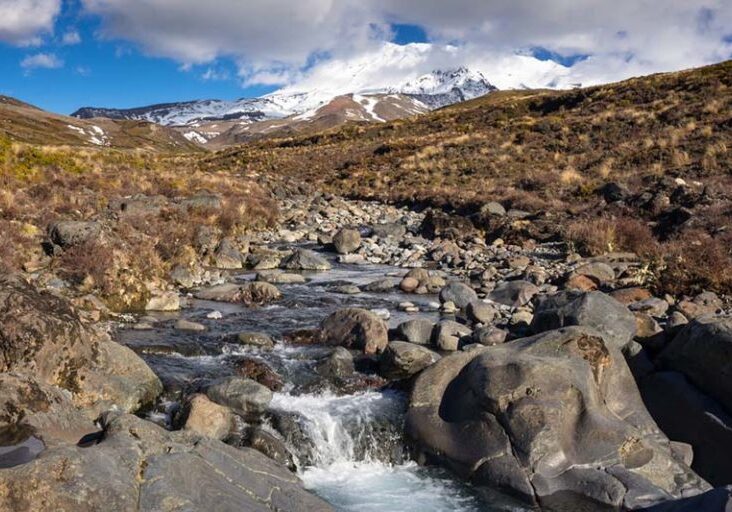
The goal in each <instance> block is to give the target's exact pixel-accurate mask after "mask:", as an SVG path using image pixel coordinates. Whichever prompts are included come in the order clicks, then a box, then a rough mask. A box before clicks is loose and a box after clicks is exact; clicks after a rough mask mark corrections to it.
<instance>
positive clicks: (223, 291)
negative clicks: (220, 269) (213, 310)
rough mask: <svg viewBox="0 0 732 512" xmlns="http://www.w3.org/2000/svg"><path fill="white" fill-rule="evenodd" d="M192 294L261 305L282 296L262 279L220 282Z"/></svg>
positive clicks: (204, 298) (221, 300) (210, 298)
mask: <svg viewBox="0 0 732 512" xmlns="http://www.w3.org/2000/svg"><path fill="white" fill-rule="evenodd" d="M193 296H194V297H195V298H197V299H200V300H210V301H216V302H232V303H242V304H245V305H247V306H261V305H264V304H269V303H270V302H274V301H277V300H280V299H281V298H282V294H281V293H280V291H279V290H278V289H277V287H276V286H275V285H273V284H270V283H265V282H263V281H255V282H252V283H245V284H236V283H226V284H220V285H217V286H212V287H210V288H204V289H203V290H199V291H197V292H196V293H194V295H193Z"/></svg>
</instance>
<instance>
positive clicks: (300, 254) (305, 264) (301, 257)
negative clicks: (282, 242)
mask: <svg viewBox="0 0 732 512" xmlns="http://www.w3.org/2000/svg"><path fill="white" fill-rule="evenodd" d="M280 266H281V267H282V268H284V269H287V270H315V271H324V270H330V269H331V265H330V263H329V262H328V260H326V259H325V258H323V257H322V256H320V255H319V254H317V253H315V252H313V251H310V250H308V249H295V252H293V253H292V255H290V256H289V257H288V258H286V259H285V260H284V261H283V262H282V264H281V265H280Z"/></svg>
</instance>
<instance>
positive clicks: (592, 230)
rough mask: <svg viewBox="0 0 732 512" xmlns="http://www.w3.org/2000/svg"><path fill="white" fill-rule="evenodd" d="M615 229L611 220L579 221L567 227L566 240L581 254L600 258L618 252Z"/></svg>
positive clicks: (614, 224)
mask: <svg viewBox="0 0 732 512" xmlns="http://www.w3.org/2000/svg"><path fill="white" fill-rule="evenodd" d="M615 227H616V223H615V221H614V220H611V219H605V218H601V219H593V220H578V221H574V222H572V223H571V224H569V226H567V228H566V230H565V238H566V239H567V240H568V241H569V242H572V243H573V244H575V245H576V247H577V249H578V250H579V251H580V252H582V253H584V254H588V255H590V256H599V255H601V254H605V253H608V252H613V251H615V250H616V246H615V243H616V242H615V240H616V239H615Z"/></svg>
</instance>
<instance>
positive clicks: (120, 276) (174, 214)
mask: <svg viewBox="0 0 732 512" xmlns="http://www.w3.org/2000/svg"><path fill="white" fill-rule="evenodd" d="M193 163H194V159H193V157H190V156H175V155H173V156H171V155H164V154H159V153H151V152H144V151H125V150H112V149H104V150H97V149H81V148H72V147H60V146H53V147H44V146H35V145H27V144H22V143H17V142H11V141H10V140H9V139H8V138H6V137H0V232H1V233H2V234H3V244H2V245H0V266H2V267H4V268H5V269H6V270H21V269H25V270H29V271H30V270H34V269H35V268H36V267H37V266H39V265H42V264H43V265H45V264H49V265H50V267H51V268H52V269H55V270H57V273H58V274H59V275H60V276H61V277H63V278H65V279H67V280H68V281H69V282H71V283H73V284H76V285H77V286H79V287H80V288H81V289H82V290H87V291H90V292H91V291H98V292H101V294H102V295H104V296H108V297H112V298H113V299H115V297H113V296H115V295H117V296H118V297H116V298H117V299H119V298H120V297H121V296H128V297H130V298H129V299H125V300H124V301H123V302H127V303H126V304H118V306H119V308H120V309H126V308H129V307H131V306H139V304H131V303H129V302H130V301H131V300H141V298H143V297H144V296H145V294H146V292H147V290H148V289H149V288H150V287H151V286H152V285H155V284H157V283H159V282H160V281H162V280H163V279H164V278H165V276H166V275H167V273H168V271H169V270H170V268H171V266H172V265H175V264H176V263H185V262H187V261H188V260H189V259H190V251H191V249H190V247H191V244H192V243H193V238H194V236H195V231H196V229H198V228H199V227H200V226H211V227H213V228H215V229H216V230H217V232H219V233H220V234H221V236H225V235H232V236H234V235H237V234H240V233H243V232H246V231H247V230H251V229H258V228H262V227H264V226H267V225H270V224H271V223H272V222H274V220H275V218H276V212H277V209H276V206H275V204H274V203H273V201H272V200H271V199H270V198H269V196H268V194H266V193H265V192H264V191H263V190H262V189H261V188H260V187H259V186H258V185H257V184H256V183H254V182H252V181H250V180H248V179H246V178H241V177H238V176H234V175H232V174H231V173H229V172H210V171H202V170H198V169H196V167H195V166H194V165H193ZM201 192H207V193H213V194H216V195H218V196H220V197H221V198H222V200H223V206H222V207H221V208H220V209H216V210H206V209H203V208H192V209H187V210H185V211H183V210H180V209H176V208H175V207H174V204H175V199H176V198H179V197H187V196H191V195H194V194H198V193H201ZM135 195H144V196H161V198H162V199H163V203H164V204H165V205H168V206H164V207H163V208H162V209H161V210H160V211H159V212H156V213H155V214H154V215H148V216H145V217H144V218H143V217H140V216H135V215H124V216H121V215H119V212H118V211H115V210H114V208H112V205H113V203H114V201H115V200H118V199H119V198H123V197H130V196H135ZM59 220H83V221H101V222H102V223H103V224H104V226H105V233H104V237H102V239H101V240H100V241H93V242H88V243H84V244H81V245H78V246H75V247H73V248H70V249H67V250H65V251H63V252H61V253H60V254H55V255H54V256H53V257H52V258H51V260H50V262H46V261H45V258H46V256H45V255H44V250H43V248H42V242H43V240H45V239H46V236H47V235H46V233H47V228H48V226H50V225H51V224H52V223H54V222H55V221H59Z"/></svg>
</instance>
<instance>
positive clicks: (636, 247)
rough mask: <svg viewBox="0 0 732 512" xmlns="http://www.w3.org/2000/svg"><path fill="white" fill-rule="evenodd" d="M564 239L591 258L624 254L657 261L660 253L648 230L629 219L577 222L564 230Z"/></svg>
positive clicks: (640, 223)
mask: <svg viewBox="0 0 732 512" xmlns="http://www.w3.org/2000/svg"><path fill="white" fill-rule="evenodd" d="M565 237H566V238H567V240H568V241H570V242H572V243H574V244H575V245H576V247H577V249H578V250H579V251H580V252H582V253H585V254H588V255H590V256H599V255H601V254H605V253H608V252H616V251H627V252H633V253H636V254H637V255H639V256H641V257H643V258H648V259H653V258H656V257H658V255H659V251H660V247H659V244H658V241H656V239H655V237H654V236H653V232H652V231H651V228H650V227H649V226H648V225H647V224H646V223H645V222H643V221H641V220H638V219H635V218H632V217H619V218H614V219H611V218H607V217H601V218H598V219H590V220H587V219H583V220H577V221H574V222H572V223H571V224H570V225H569V226H568V227H567V229H566V230H565Z"/></svg>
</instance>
